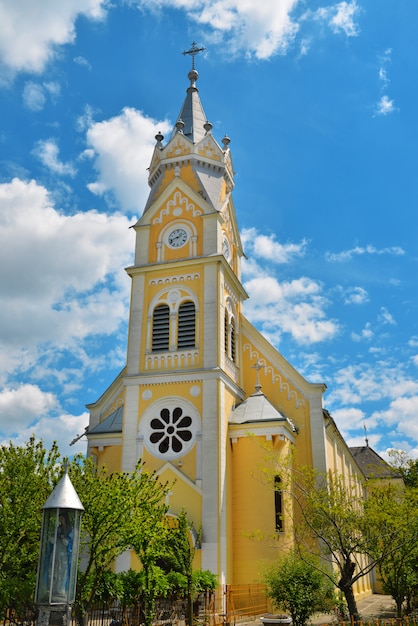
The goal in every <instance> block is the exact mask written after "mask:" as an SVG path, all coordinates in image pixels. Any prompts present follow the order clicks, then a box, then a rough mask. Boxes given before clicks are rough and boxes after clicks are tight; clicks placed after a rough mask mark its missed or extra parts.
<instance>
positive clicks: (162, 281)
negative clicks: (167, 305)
mask: <svg viewBox="0 0 418 626" xmlns="http://www.w3.org/2000/svg"><path fill="white" fill-rule="evenodd" d="M199 278H200V273H199V272H195V273H194V274H177V275H176V276H165V277H164V278H150V281H149V284H150V285H170V284H171V283H184V282H185V281H187V280H199Z"/></svg>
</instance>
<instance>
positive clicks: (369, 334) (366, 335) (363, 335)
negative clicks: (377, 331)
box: [351, 322, 374, 341]
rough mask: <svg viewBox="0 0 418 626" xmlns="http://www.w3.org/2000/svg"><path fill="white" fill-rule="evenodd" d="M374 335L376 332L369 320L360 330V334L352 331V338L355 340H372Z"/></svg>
mask: <svg viewBox="0 0 418 626" xmlns="http://www.w3.org/2000/svg"><path fill="white" fill-rule="evenodd" d="M373 337H374V332H373V330H372V328H371V325H370V323H369V322H367V324H366V325H365V327H364V328H363V330H362V331H361V332H360V334H359V333H355V332H352V333H351V339H352V340H353V341H363V340H365V341H371V340H372V339H373Z"/></svg>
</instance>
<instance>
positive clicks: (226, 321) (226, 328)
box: [224, 311, 229, 356]
mask: <svg viewBox="0 0 418 626" xmlns="http://www.w3.org/2000/svg"><path fill="white" fill-rule="evenodd" d="M228 326H229V322H228V311H225V328H224V350H225V354H226V355H227V356H228V345H229V341H228V332H229V331H228Z"/></svg>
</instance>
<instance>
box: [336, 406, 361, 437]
mask: <svg viewBox="0 0 418 626" xmlns="http://www.w3.org/2000/svg"><path fill="white" fill-rule="evenodd" d="M332 417H333V418H334V420H335V422H336V424H337V426H338V428H339V429H340V430H341V431H344V432H347V431H352V430H357V429H359V428H364V420H365V413H364V411H362V410H361V409H356V408H354V407H349V408H344V409H336V410H335V411H333V412H332Z"/></svg>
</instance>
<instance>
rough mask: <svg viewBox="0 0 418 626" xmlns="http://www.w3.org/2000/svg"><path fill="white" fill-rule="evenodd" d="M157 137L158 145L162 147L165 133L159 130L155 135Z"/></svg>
mask: <svg viewBox="0 0 418 626" xmlns="http://www.w3.org/2000/svg"><path fill="white" fill-rule="evenodd" d="M155 139H156V141H157V146H158V147H159V148H162V147H163V146H162V141H163V139H164V135H163V134H162V133H160V132H158V133H157V134H156V135H155Z"/></svg>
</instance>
